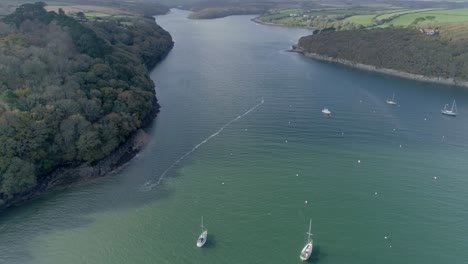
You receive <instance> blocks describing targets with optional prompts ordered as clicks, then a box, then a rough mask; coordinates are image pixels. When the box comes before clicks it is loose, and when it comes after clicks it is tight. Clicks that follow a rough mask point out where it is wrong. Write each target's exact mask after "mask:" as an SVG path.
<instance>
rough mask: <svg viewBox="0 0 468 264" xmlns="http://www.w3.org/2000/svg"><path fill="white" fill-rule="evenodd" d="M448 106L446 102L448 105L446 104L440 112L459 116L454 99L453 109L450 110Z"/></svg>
mask: <svg viewBox="0 0 468 264" xmlns="http://www.w3.org/2000/svg"><path fill="white" fill-rule="evenodd" d="M447 107H448V104H446V105H445V106H444V109H443V110H441V111H440V112H441V113H442V114H444V115H448V116H457V115H458V110H457V104H456V103H455V100H453V103H452V109H451V110H448V109H447Z"/></svg>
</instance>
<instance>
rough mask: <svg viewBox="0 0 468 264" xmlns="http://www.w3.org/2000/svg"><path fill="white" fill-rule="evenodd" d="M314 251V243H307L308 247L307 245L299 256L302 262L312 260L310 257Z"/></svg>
mask: <svg viewBox="0 0 468 264" xmlns="http://www.w3.org/2000/svg"><path fill="white" fill-rule="evenodd" d="M313 249H314V246H313V244H312V242H309V243H307V245H305V246H304V248H303V249H302V251H301V255H300V256H299V258H300V259H301V260H302V261H306V260H308V259H309V258H310V256H311V255H312V250H313Z"/></svg>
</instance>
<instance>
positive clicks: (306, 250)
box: [299, 219, 314, 261]
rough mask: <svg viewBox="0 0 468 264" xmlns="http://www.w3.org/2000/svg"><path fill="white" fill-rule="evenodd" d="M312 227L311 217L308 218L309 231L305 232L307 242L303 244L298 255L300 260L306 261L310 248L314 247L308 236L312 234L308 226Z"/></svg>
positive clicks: (309, 254)
mask: <svg viewBox="0 0 468 264" xmlns="http://www.w3.org/2000/svg"><path fill="white" fill-rule="evenodd" d="M311 227H312V219H310V222H309V232H307V244H306V245H305V246H304V248H303V249H302V251H301V255H300V256H299V257H300V258H301V260H302V261H306V260H308V259H309V258H310V256H311V255H312V249H313V248H314V241H313V240H312V239H311V238H310V236H311V235H312V234H311V233H310V228H311Z"/></svg>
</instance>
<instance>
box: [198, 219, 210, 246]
mask: <svg viewBox="0 0 468 264" xmlns="http://www.w3.org/2000/svg"><path fill="white" fill-rule="evenodd" d="M201 228H202V233H201V234H200V236H198V239H197V247H199V248H201V247H203V245H205V243H206V240H207V238H208V230H207V229H206V228H205V227H204V226H203V216H202V218H201Z"/></svg>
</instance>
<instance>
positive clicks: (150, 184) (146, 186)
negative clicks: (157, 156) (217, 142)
mask: <svg viewBox="0 0 468 264" xmlns="http://www.w3.org/2000/svg"><path fill="white" fill-rule="evenodd" d="M264 102H265V100H264V99H263V98H262V100H261V101H260V103H258V104H256V105H255V106H253V107H252V108H250V109H249V110H247V111H246V112H245V113H243V114H242V115H239V116H237V117H236V118H234V119H232V120H231V121H229V122H228V123H226V124H225V125H223V126H222V127H221V128H220V129H219V130H218V131H216V132H215V133H213V134H211V135H210V136H209V137H207V138H206V139H205V140H203V141H202V142H200V143H198V144H197V145H195V146H194V147H193V148H192V149H191V150H189V151H188V152H186V153H185V154H184V155H182V156H181V157H180V158H179V159H178V160H176V161H175V162H174V163H172V164H171V166H169V167H168V168H167V169H166V170H165V171H163V173H162V174H161V175H160V176H159V177H158V178H157V181H148V182H146V183H145V184H144V185H143V186H142V188H141V189H142V191H150V190H152V189H153V188H154V187H156V186H158V185H159V184H160V183H161V182H162V181H163V180H164V178H165V177H166V174H167V173H168V172H169V171H171V170H172V169H173V168H174V167H175V166H177V165H178V164H179V163H180V162H181V161H183V160H184V159H185V158H186V157H187V156H189V155H190V154H192V153H193V152H194V151H195V150H197V148H199V147H201V146H202V145H203V144H205V143H207V142H208V141H209V140H210V139H212V138H214V137H216V136H217V135H219V133H221V132H222V131H223V130H224V129H225V128H226V127H228V126H229V125H231V124H232V123H234V122H236V121H237V120H239V119H241V118H242V117H244V116H246V115H248V114H250V112H252V111H254V110H255V109H257V108H258V107H260V106H261V105H262V104H263V103H264Z"/></svg>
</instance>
